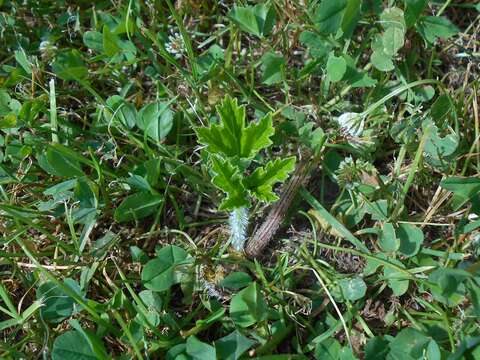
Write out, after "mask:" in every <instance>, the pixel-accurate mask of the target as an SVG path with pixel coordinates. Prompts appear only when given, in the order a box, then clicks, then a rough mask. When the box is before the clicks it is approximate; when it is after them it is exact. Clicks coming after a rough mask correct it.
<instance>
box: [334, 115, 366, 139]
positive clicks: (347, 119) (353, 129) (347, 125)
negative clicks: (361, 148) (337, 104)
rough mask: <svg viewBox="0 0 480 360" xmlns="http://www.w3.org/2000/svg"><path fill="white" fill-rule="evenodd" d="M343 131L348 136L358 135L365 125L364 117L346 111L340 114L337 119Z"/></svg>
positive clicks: (360, 134)
mask: <svg viewBox="0 0 480 360" xmlns="http://www.w3.org/2000/svg"><path fill="white" fill-rule="evenodd" d="M337 122H338V124H339V125H340V128H341V129H342V131H343V132H345V133H346V134H347V135H349V136H353V137H360V136H362V133H363V128H364V127H365V119H364V117H363V116H362V114H359V113H355V112H347V113H343V114H342V115H340V116H339V117H338V119H337Z"/></svg>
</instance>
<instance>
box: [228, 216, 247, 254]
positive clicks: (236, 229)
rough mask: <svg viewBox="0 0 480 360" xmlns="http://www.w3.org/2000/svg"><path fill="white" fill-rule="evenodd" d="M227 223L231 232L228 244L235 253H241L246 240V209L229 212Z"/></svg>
mask: <svg viewBox="0 0 480 360" xmlns="http://www.w3.org/2000/svg"><path fill="white" fill-rule="evenodd" d="M228 223H229V225H230V231H231V235H230V242H231V244H232V246H233V248H234V249H235V250H237V251H243V248H244V247H245V241H246V240H247V229H248V209H247V208H246V207H239V208H236V209H233V210H232V211H231V212H230V216H229V218H228Z"/></svg>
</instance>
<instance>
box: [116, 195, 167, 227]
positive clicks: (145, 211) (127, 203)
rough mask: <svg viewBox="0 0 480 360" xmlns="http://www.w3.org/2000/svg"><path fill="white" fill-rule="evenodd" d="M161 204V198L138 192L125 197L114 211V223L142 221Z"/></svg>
mask: <svg viewBox="0 0 480 360" xmlns="http://www.w3.org/2000/svg"><path fill="white" fill-rule="evenodd" d="M162 202H163V196H161V195H158V194H151V193H148V192H139V193H136V194H132V195H129V196H127V197H126V198H125V199H123V200H122V202H121V203H120V205H119V206H118V207H117V208H116V209H115V215H114V217H115V221H118V222H124V221H132V220H139V219H143V218H145V217H147V216H149V215H151V214H153V213H154V212H155V211H156V210H157V209H158V207H159V205H160V204H162Z"/></svg>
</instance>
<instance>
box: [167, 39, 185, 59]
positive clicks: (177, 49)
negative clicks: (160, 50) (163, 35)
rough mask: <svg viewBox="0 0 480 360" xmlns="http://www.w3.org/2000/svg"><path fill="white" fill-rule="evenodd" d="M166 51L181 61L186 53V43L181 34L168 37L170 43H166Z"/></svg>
mask: <svg viewBox="0 0 480 360" xmlns="http://www.w3.org/2000/svg"><path fill="white" fill-rule="evenodd" d="M165 50H167V51H168V52H169V53H170V54H171V55H173V56H174V57H175V58H176V59H180V58H181V57H182V56H183V54H184V53H185V43H184V42H183V38H182V36H181V35H180V34H179V33H173V34H172V35H169V36H168V42H167V43H165Z"/></svg>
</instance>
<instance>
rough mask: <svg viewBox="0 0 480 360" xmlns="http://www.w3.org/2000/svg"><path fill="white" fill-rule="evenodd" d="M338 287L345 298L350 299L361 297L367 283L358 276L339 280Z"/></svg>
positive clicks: (363, 294)
mask: <svg viewBox="0 0 480 360" xmlns="http://www.w3.org/2000/svg"><path fill="white" fill-rule="evenodd" d="M340 287H341V288H342V292H343V295H344V296H345V298H346V299H347V300H350V301H355V300H358V299H361V298H362V297H364V296H365V293H366V291H367V285H366V284H365V282H364V281H363V279H362V278H359V277H355V278H351V279H342V280H340Z"/></svg>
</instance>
